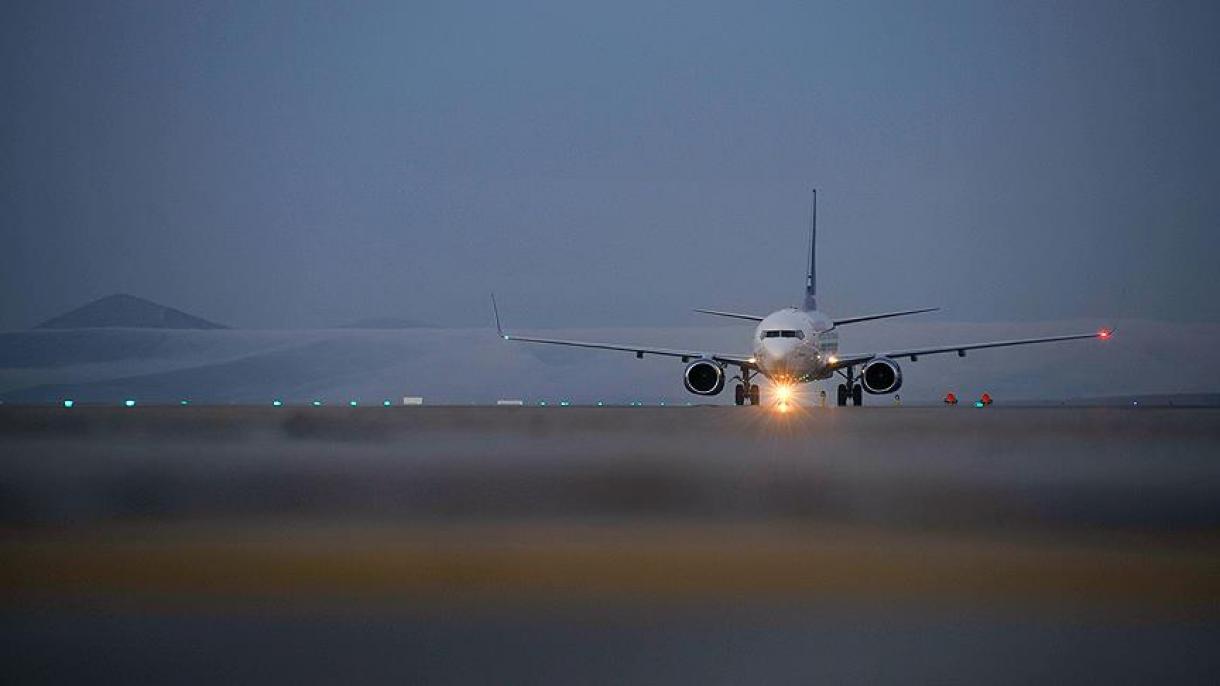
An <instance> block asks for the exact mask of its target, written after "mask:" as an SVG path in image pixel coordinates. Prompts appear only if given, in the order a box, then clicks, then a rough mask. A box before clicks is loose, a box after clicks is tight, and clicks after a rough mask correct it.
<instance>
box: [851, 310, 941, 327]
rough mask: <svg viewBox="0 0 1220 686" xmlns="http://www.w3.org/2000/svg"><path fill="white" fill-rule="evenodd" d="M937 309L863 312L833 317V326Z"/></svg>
mask: <svg viewBox="0 0 1220 686" xmlns="http://www.w3.org/2000/svg"><path fill="white" fill-rule="evenodd" d="M939 309H940V308H939V307H925V308H922V309H918V310H902V311H900V312H882V313H881V314H865V315H860V316H859V317H843V318H841V319H835V320H834V323H835V326H840V325H842V324H855V323H856V322H868V321H872V320H874V319H889V318H890V317H905V316H906V315H908V314H920V313H922V312H935V311H937V310H939Z"/></svg>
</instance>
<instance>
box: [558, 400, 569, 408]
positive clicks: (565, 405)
mask: <svg viewBox="0 0 1220 686" xmlns="http://www.w3.org/2000/svg"><path fill="white" fill-rule="evenodd" d="M571 404H572V403H570V402H568V401H566V400H560V401H559V406H560V407H567V406H568V405H571Z"/></svg>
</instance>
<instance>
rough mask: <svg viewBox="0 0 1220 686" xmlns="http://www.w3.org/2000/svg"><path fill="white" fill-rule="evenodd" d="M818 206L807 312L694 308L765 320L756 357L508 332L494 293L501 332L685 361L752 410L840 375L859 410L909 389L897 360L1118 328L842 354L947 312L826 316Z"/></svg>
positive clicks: (692, 373)
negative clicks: (854, 343)
mask: <svg viewBox="0 0 1220 686" xmlns="http://www.w3.org/2000/svg"><path fill="white" fill-rule="evenodd" d="M817 207H818V192H817V189H814V190H813V207H812V211H811V220H810V227H809V263H808V270H807V273H806V276H805V297H804V301H803V304H802V306H801V307H786V308H783V309H781V310H776V311H775V312H772V313H771V314H768V315H765V316H760V315H754V314H742V313H740V312H725V311H723V310H707V309H698V308H697V309H695V312H699V313H702V314H708V315H713V316H717V317H729V318H732V319H740V320H745V321H751V322H758V325H757V326H756V327H755V329H754V337H753V343H752V346H751V347H752V352H751V353H749V354H723V353H714V352H708V351H705V350H696V349H675V348H655V347H651V346H645V345H630V344H622V343H593V342H587V341H570V340H563V339H556V338H536V337H531V336H518V335H515V334H509V333H505V331H504V328H503V327H502V326H501V323H500V310H499V307H498V306H497V305H496V296H495V294H494V293H493V294H492V296H491V305H492V311H493V313H494V314H495V319H496V333H497V334H499V336H500V338H502V339H504V340H506V341H520V342H523V343H546V344H551V345H563V346H572V347H578V348H594V349H600V350H615V351H621V352H630V353H635V356H636V357H637V358H640V359H643V358H644V356H645V355H659V356H663V357H672V358H678V359H680V360H682V362H683V363H685V364H686V365H687V366H686V370H685V371H684V372H683V374H682V382H683V384H684V385H685V386H686V390H687V391H689V392H691V393H693V394H695V395H700V396H714V395H718V394H719V393H720V392H721V391H723V390H724V387H725V384H726V382H727V381H737V382H738V383H737V384H736V387H735V388H734V396H733V400H734V402H735V403H736V404H737V405H745V404H746V403H747V402H749V404H750V405H758V404H759V403H760V392H759V387H758V384H756V383H754V378H755V377H756V376H758V375H761V376H763V377H765V378H767V379H769V380H770V381H771V382H772V384H773V385H774V388H775V395H776V399H777V401H778V405H779V406H780V409H781V410H784V409H786V408H787V405H788V403H789V402H790V401H791V399H792V396H793V389H794V387H795V386H796V385H798V384H803V383H808V382H811V381H819V380H823V379H829V378H831V377H833V376H834V375H836V374H837V375H838V376H840V377H842V379H843V382H842V383H840V384H839V386H838V405H839V406H840V407H843V406H846V405H847V404H848V402H849V401H850V403H851V404H852V405H854V406H860V405H862V404H863V402H864V393H868V394H870V395H887V394H890V393H895V392H897V391H898V389H900V388H902V369H901V368H900V367H899V366H898V362H897V360H899V359H902V358H904V357H905V358H907V359H908V360H910V361H911V362H916V361H918V360H919V358H920V357H922V356H924V355H939V354H942V353H957V356H958V357H965V356H966V351H968V350H982V349H985V348H1004V347H1011V346H1017V345H1031V344H1035V343H1052V342H1058V341H1074V340H1084V339H1100V340H1106V339H1108V338H1110V336H1111V335H1112V334H1113V330H1112V329H1102V330H1100V331H1096V332H1093V333H1077V334H1068V335H1064V336H1044V337H1041V338H1022V339H1016V340H1006V341H985V342H981V343H962V344H954V345H939V346H932V347H923V348H899V349H895V350H888V351H877V352H864V353H850V354H842V353H840V352H839V337H838V328H839V327H840V326H845V325H848V324H858V323H860V322H869V321H875V320H878V319H889V318H892V317H905V316H908V315H913V314H921V313H924V312H934V311H936V310H939V309H940V308H938V307H925V308H919V309H913V310H899V311H895V312H881V313H878V314H866V315H857V316H852V317H831V316H830V315H827V314H825V313H823V312H821V311H820V310H819V309H818V299H817V278H816V266H817V227H818V211H817ZM730 367H735V368H736V369H737V374H736V375H735V376H734V377H732V378H731V379H730V378H729V377H728V374H727V372H726V370H727V369H728V368H730ZM857 367H858V368H859V370H858V371H857Z"/></svg>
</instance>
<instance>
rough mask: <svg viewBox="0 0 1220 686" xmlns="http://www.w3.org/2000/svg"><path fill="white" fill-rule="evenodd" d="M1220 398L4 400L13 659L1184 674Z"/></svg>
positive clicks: (179, 675)
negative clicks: (924, 404) (1146, 401)
mask: <svg viewBox="0 0 1220 686" xmlns="http://www.w3.org/2000/svg"><path fill="white" fill-rule="evenodd" d="M1217 420H1220V411H1216V410H1186V409H1179V410H1143V409H1131V410H1126V409H1101V408H1091V409H1006V408H999V407H992V408H988V409H985V410H976V409H974V408H965V407H961V408H954V409H949V408H867V407H866V408H860V409H855V408H843V409H840V408H829V409H822V408H814V409H805V410H802V411H798V412H794V413H789V414H778V413H776V412H774V411H770V410H768V409H766V408H732V407H729V408H710V407H709V408H576V407H563V408H560V407H551V408H528V407H527V408H440V407H424V408H405V407H395V408H382V407H373V408H313V407H281V408H271V407H257V408H256V407H186V408H182V407H136V408H130V409H128V408H100V407H96V408H94V407H76V408H71V409H67V408H51V407H41V408H20V407H7V406H6V407H0V452H2V454H3V455H4V457H3V472H2V474H3V480H2V481H0V524H2V526H3V529H2V531H3V537H2V538H0V560H2V561H3V564H2V565H0V583H2V585H3V588H4V589H5V593H4V597H3V600H2V601H0V636H2V637H3V638H4V641H3V643H4V644H5V646H6V648H5V649H4V650H5V652H6V653H7V654H6V655H4V658H5V659H4V663H5V664H6V665H7V667H6V672H7V675H8V676H12V677H15V678H16V680H18V681H21V682H25V683H29V682H40V681H60V680H68V679H74V680H75V679H79V678H81V677H82V676H87V677H88V678H90V679H92V680H95V681H124V682H131V681H157V682H160V681H166V680H174V681H198V682H214V681H217V680H225V681H232V680H253V679H258V680H273V679H275V678H277V677H279V678H282V679H284V680H289V679H291V680H294V681H335V680H353V679H355V680H362V679H363V680H373V679H376V680H383V679H391V678H395V679H407V680H414V681H423V682H440V683H476V682H486V681H510V682H517V681H527V682H545V683H550V682H564V683H568V682H573V681H577V682H584V683H590V682H592V683H603V682H622V681H633V682H635V681H643V682H673V681H703V682H709V681H710V682H725V683H739V682H741V681H757V680H763V679H765V680H767V681H780V682H801V683H806V682H808V681H809V680H810V679H818V678H821V679H833V680H835V681H848V682H870V683H871V682H878V681H880V682H902V683H909V682H911V681H936V682H943V681H983V680H986V681H989V682H1009V683H1018V682H1027V681H1031V680H1035V679H1039V680H1041V679H1047V678H1056V679H1059V680H1066V679H1072V680H1085V679H1088V680H1094V679H1096V680H1101V679H1106V680H1109V681H1119V682H1144V681H1167V680H1172V681H1178V682H1207V681H1209V679H1210V677H1211V676H1213V675H1214V674H1215V670H1216V668H1217V667H1220V664H1218V663H1220V658H1217V657H1216V652H1217V651H1215V650H1214V646H1215V645H1217V639H1218V638H1220V457H1217V456H1218V455H1220V421H1217Z"/></svg>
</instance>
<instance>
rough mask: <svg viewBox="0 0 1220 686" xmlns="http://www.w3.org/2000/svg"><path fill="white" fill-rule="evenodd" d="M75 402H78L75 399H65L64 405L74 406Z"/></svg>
mask: <svg viewBox="0 0 1220 686" xmlns="http://www.w3.org/2000/svg"><path fill="white" fill-rule="evenodd" d="M75 404H76V402H75V401H73V400H65V401H64V407H72V406H73V405H75Z"/></svg>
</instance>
